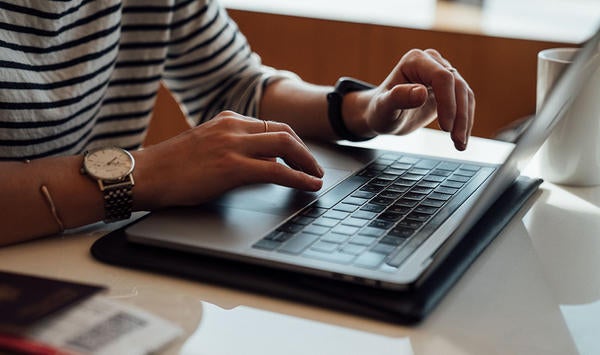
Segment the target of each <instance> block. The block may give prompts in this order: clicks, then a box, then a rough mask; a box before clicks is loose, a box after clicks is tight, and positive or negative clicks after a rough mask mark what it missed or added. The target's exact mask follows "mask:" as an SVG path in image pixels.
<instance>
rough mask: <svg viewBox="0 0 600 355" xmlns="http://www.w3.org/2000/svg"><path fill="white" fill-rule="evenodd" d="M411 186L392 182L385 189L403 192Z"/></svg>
mask: <svg viewBox="0 0 600 355" xmlns="http://www.w3.org/2000/svg"><path fill="white" fill-rule="evenodd" d="M409 188H410V186H403V185H396V184H392V185H390V186H388V188H387V189H385V191H387V192H397V193H402V192H406V191H408V189H409Z"/></svg>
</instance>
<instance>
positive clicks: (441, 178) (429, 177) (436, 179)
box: [423, 174, 446, 182]
mask: <svg viewBox="0 0 600 355" xmlns="http://www.w3.org/2000/svg"><path fill="white" fill-rule="evenodd" d="M423 180H425V181H433V182H442V181H444V180H446V177H445V176H440V175H432V174H429V175H427V176H425V177H424V178H423Z"/></svg>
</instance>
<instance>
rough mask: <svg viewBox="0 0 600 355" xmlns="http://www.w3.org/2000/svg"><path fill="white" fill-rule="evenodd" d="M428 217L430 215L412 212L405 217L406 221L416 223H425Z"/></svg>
mask: <svg viewBox="0 0 600 355" xmlns="http://www.w3.org/2000/svg"><path fill="white" fill-rule="evenodd" d="M430 217H431V215H428V214H424V213H417V212H412V213H410V214H409V215H408V216H406V219H409V220H411V221H417V222H426V221H427V220H428V219H429V218H430Z"/></svg>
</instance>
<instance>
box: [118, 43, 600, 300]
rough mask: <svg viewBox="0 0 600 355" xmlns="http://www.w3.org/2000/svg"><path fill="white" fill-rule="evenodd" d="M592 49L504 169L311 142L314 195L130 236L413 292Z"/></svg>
mask: <svg viewBox="0 0 600 355" xmlns="http://www.w3.org/2000/svg"><path fill="white" fill-rule="evenodd" d="M599 41H600V32H599V33H597V34H596V35H595V36H594V37H593V38H592V39H590V40H589V41H588V43H587V44H586V45H585V47H584V49H583V50H582V51H580V54H579V55H578V57H577V58H576V59H575V61H574V63H573V65H571V66H569V68H568V69H567V70H566V71H565V72H564V73H563V75H562V76H561V78H560V79H559V81H558V82H557V84H556V85H555V87H554V89H553V90H552V92H551V93H550V94H549V95H548V96H547V99H546V103H545V105H544V106H543V108H542V109H541V110H540V112H539V113H538V115H536V116H535V117H533V118H532V119H531V120H530V122H529V125H528V127H527V129H526V130H525V131H524V133H523V134H522V135H521V136H520V138H519V139H518V140H517V142H516V144H515V146H514V149H513V150H512V152H511V153H510V154H509V156H508V157H507V159H506V161H505V162H504V163H503V164H500V165H498V164H496V165H494V164H482V163H473V162H467V161H460V160H449V159H445V158H439V157H433V156H421V155H414V154H403V153H398V152H388V151H381V150H373V149H363V148H355V147H348V146H340V145H333V144H332V145H322V144H321V145H318V144H310V148H311V150H312V152H313V153H314V155H315V156H316V158H317V160H318V161H319V162H320V164H321V165H322V166H323V168H324V170H325V177H324V187H323V188H322V189H321V191H320V192H319V193H308V192H303V191H298V190H294V189H290V188H286V187H281V186H277V185H269V184H265V185H253V186H248V187H244V188H239V189H236V190H234V191H231V192H229V193H227V194H226V195H224V196H223V197H222V198H220V199H218V200H216V201H213V202H211V203H209V204H205V205H201V206H197V207H193V208H187V207H186V208H172V209H167V210H163V211H158V212H153V213H152V214H151V215H149V216H148V217H147V218H145V219H143V220H141V221H140V222H138V223H135V224H133V225H131V226H130V227H128V228H127V229H126V234H127V238H128V239H129V240H130V241H132V242H134V243H142V244H148V245H154V246H160V247H165V248H172V249H176V250H183V251H188V252H191V253H197V254H199V255H210V256H217V257H221V258H225V259H233V260H237V261H244V262H248V263H255V264H261V265H267V266H269V267H273V268H281V269H287V270H293V271H296V272H302V273H309V274H314V275H321V276H323V277H328V278H334V279H338V280H346V281H348V282H354V283H361V284H367V285H372V286H373V287H382V288H389V289H406V288H409V287H411V286H414V285H416V284H418V283H420V282H422V281H423V280H424V279H425V278H426V277H427V275H428V274H429V273H430V272H431V271H432V270H434V269H435V267H436V266H437V265H438V264H439V263H440V261H442V260H443V259H444V258H445V257H446V256H447V255H448V253H449V252H450V251H451V250H452V248H453V247H454V246H455V245H456V244H457V243H458V242H459V241H460V240H461V238H462V237H463V236H464V235H465V234H466V233H467V232H468V230H469V229H470V228H471V227H472V226H473V225H474V223H475V222H476V221H477V220H478V218H480V217H481V216H482V214H483V213H484V212H485V211H486V210H487V209H488V208H489V207H490V206H491V204H492V203H493V202H494V201H495V200H496V199H497V198H498V197H499V196H500V194H502V192H503V191H505V189H507V188H508V186H510V185H511V183H512V182H513V181H514V180H515V179H516V178H517V177H518V176H519V174H520V172H521V170H522V169H523V168H524V167H525V165H526V164H527V162H528V161H529V160H530V158H531V157H532V156H533V154H534V153H535V152H536V151H537V150H538V148H539V146H540V145H541V144H542V143H543V141H544V140H545V139H546V137H547V136H548V135H549V133H550V131H551V130H552V128H553V127H554V125H555V124H556V123H557V121H558V120H559V119H560V118H561V117H562V116H563V113H564V112H565V111H566V110H567V109H568V108H569V106H570V104H571V103H572V101H573V98H574V97H575V96H576V95H577V93H578V91H579V90H581V88H582V86H583V85H584V83H585V81H586V80H587V79H588V78H589V77H591V76H592V75H590V74H591V73H593V71H595V70H600V69H599V66H600V65H599V63H600V59H599V57H600V55H599V53H598V52H599V47H598V42H599ZM240 173H243V172H240ZM199 257H201V256H199Z"/></svg>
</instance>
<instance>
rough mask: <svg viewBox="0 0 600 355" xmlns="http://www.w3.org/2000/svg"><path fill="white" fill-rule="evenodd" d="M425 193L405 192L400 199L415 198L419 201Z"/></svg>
mask: <svg viewBox="0 0 600 355" xmlns="http://www.w3.org/2000/svg"><path fill="white" fill-rule="evenodd" d="M426 196H427V195H426V194H420V193H415V192H407V193H405V194H404V196H402V199H403V200H405V199H409V200H417V201H420V200H422V199H424V198H425V197H426Z"/></svg>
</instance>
